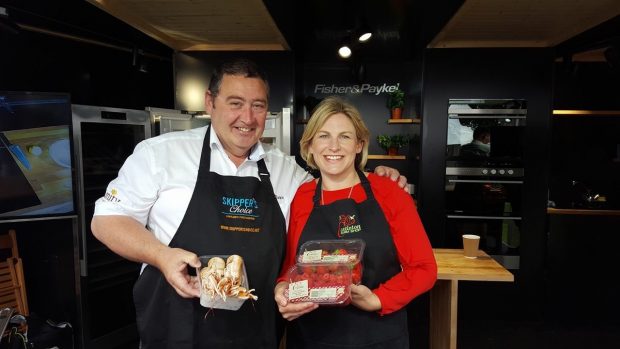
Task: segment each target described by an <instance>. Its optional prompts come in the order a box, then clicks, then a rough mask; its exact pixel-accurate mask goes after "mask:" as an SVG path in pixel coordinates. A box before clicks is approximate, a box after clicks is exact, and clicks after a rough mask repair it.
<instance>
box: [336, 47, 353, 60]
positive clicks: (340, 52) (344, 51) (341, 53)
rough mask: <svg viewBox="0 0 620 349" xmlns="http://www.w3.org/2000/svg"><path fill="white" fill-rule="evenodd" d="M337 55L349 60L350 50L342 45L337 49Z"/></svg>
mask: <svg viewBox="0 0 620 349" xmlns="http://www.w3.org/2000/svg"><path fill="white" fill-rule="evenodd" d="M338 55H339V56H340V57H342V58H349V57H351V49H350V48H349V46H347V45H342V46H341V47H340V48H339V49H338Z"/></svg>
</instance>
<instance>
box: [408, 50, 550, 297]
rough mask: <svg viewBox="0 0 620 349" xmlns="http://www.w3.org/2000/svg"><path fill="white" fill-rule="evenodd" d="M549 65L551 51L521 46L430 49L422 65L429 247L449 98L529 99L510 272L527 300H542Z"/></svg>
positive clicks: (438, 206) (435, 224)
mask: <svg viewBox="0 0 620 349" xmlns="http://www.w3.org/2000/svg"><path fill="white" fill-rule="evenodd" d="M552 63H553V56H552V51H551V50H550V49H523V48H520V49H428V50H426V53H425V61H424V73H423V74H424V81H423V89H422V91H423V95H422V104H423V106H422V115H423V122H422V150H421V151H422V156H421V165H420V167H421V171H420V185H419V190H418V192H419V196H418V200H419V201H418V202H419V209H420V214H421V216H422V220H423V222H424V225H425V227H426V229H427V232H428V235H429V237H430V239H431V243H432V244H433V246H434V247H441V246H442V244H443V242H444V229H445V209H444V207H445V198H444V196H445V194H444V180H445V144H446V137H447V136H446V134H447V120H448V119H447V110H448V99H450V98H519V99H526V100H527V102H528V119H527V130H526V136H525V137H526V140H525V143H526V145H525V147H526V148H525V150H524V157H525V161H526V166H525V185H524V196H523V200H524V201H523V207H524V212H523V217H524V219H523V222H522V227H521V229H522V232H523V233H522V237H521V269H520V270H519V272H518V273H517V275H516V284H517V287H519V288H520V289H521V290H522V291H523V295H525V296H526V297H525V298H527V299H528V301H526V302H529V301H534V302H536V301H540V300H541V299H540V298H539V297H540V296H541V295H542V292H541V290H540V285H542V280H543V276H544V275H543V263H544V253H545V243H546V240H545V235H546V206H547V185H548V159H549V155H548V154H549V153H548V149H549V143H550V139H549V132H550V120H551V112H552V84H553V78H552ZM532 306H533V308H538V307H536V306H535V305H534V304H532Z"/></svg>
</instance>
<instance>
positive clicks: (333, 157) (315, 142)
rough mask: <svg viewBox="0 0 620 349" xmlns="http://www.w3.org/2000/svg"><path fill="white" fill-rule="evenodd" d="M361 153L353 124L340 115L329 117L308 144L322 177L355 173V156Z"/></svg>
mask: <svg viewBox="0 0 620 349" xmlns="http://www.w3.org/2000/svg"><path fill="white" fill-rule="evenodd" d="M361 151H362V142H360V141H359V140H358V139H357V134H356V133H355V128H354V127H353V123H352V122H351V120H350V119H349V118H348V117H347V116H346V115H345V114H342V113H337V114H334V115H332V116H330V117H329V118H328V119H327V121H326V122H325V124H323V126H322V127H321V128H320V129H319V131H318V132H317V133H316V134H315V135H314V137H313V138H312V143H311V144H310V154H312V156H313V158H314V162H315V163H316V165H317V166H318V168H319V170H320V171H321V175H323V176H325V175H328V176H338V175H342V174H348V173H349V172H350V171H355V155H356V154H358V153H360V152H361Z"/></svg>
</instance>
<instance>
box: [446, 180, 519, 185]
mask: <svg viewBox="0 0 620 349" xmlns="http://www.w3.org/2000/svg"><path fill="white" fill-rule="evenodd" d="M448 182H449V183H489V184H523V181H507V180H492V179H491V180H485V179H448Z"/></svg>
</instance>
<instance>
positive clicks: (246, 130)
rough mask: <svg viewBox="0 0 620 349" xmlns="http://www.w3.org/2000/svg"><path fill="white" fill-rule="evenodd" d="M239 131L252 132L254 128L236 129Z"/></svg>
mask: <svg viewBox="0 0 620 349" xmlns="http://www.w3.org/2000/svg"><path fill="white" fill-rule="evenodd" d="M235 128H236V129H237V130H239V131H241V132H252V131H254V128H251V127H235Z"/></svg>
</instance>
